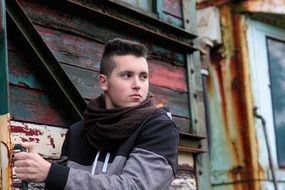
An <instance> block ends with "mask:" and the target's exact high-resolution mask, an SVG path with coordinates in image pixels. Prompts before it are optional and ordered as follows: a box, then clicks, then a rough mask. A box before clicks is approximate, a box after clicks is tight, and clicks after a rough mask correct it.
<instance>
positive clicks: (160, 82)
mask: <svg viewBox="0 0 285 190" xmlns="http://www.w3.org/2000/svg"><path fill="white" fill-rule="evenodd" d="M149 69H150V82H151V84H153V85H156V86H161V87H165V88H169V89H172V90H178V91H182V92H187V91H188V90H187V79H186V70H185V68H183V67H178V66H174V65H172V64H169V63H166V62H163V61H161V60H154V59H152V60H149Z"/></svg>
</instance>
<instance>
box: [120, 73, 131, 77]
mask: <svg viewBox="0 0 285 190" xmlns="http://www.w3.org/2000/svg"><path fill="white" fill-rule="evenodd" d="M131 76H132V75H131V74H130V73H124V74H122V77H123V78H130V77H131Z"/></svg>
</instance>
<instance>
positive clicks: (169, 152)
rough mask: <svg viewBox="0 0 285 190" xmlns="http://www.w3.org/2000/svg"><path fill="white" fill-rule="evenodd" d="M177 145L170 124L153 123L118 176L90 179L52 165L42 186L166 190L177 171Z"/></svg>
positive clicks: (175, 132) (72, 189) (87, 174)
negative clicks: (59, 178)
mask: <svg viewBox="0 0 285 190" xmlns="http://www.w3.org/2000/svg"><path fill="white" fill-rule="evenodd" d="M178 141H179V135H178V130H177V128H176V126H175V124H174V123H173V122H172V121H170V120H163V121H159V122H154V123H152V124H151V125H148V127H147V128H146V129H145V130H144V131H143V132H142V133H140V135H139V137H138V141H137V145H136V147H135V148H134V149H133V150H132V151H131V153H130V155H129V157H128V158H127V161H126V164H125V166H124V167H123V170H122V173H121V174H120V175H91V174H90V172H89V171H84V170H77V169H73V168H67V167H64V166H59V165H57V164H53V165H52V167H51V169H50V172H49V176H48V179H47V181H46V183H47V185H46V186H47V187H49V188H50V187H56V189H63V188H62V187H64V186H65V188H64V189H66V190H75V189H100V190H104V189H118V190H125V189H130V190H132V189H140V190H141V189H147V190H152V189H167V188H168V187H169V185H170V183H171V182H172V181H173V179H174V175H175V173H176V170H177V146H178ZM59 175H64V176H65V177H62V179H63V181H62V182H59V180H55V178H57V176H59ZM56 183H57V184H56ZM58 183H61V184H58ZM51 185H52V186H51ZM54 185H56V186H54ZM59 187H61V188H59ZM51 189H52V188H51Z"/></svg>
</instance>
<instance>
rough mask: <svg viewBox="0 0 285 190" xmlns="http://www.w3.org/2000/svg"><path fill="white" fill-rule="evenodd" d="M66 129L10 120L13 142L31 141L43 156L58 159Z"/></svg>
mask: <svg viewBox="0 0 285 190" xmlns="http://www.w3.org/2000/svg"><path fill="white" fill-rule="evenodd" d="M66 131H67V129H64V128H60V127H56V126H50V125H39V124H33V123H26V122H18V121H11V134H12V136H11V141H12V143H13V144H16V143H22V142H27V141H28V142H32V143H33V144H34V145H35V150H36V151H37V152H39V154H40V155H42V156H43V157H44V158H48V159H58V158H59V156H60V153H61V146H62V143H63V141H64V138H65V134H66Z"/></svg>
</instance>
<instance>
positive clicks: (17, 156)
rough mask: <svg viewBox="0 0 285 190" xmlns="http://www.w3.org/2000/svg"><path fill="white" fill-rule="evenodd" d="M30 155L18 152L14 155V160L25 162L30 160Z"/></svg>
mask: <svg viewBox="0 0 285 190" xmlns="http://www.w3.org/2000/svg"><path fill="white" fill-rule="evenodd" d="M29 157H30V155H29V153H27V152H17V153H14V160H25V159H27V158H29Z"/></svg>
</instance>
